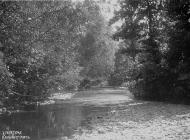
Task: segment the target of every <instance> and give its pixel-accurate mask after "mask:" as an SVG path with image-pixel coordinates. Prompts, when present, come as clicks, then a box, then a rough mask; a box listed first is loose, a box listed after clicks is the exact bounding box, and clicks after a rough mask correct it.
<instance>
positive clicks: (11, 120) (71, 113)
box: [0, 103, 109, 140]
mask: <svg viewBox="0 0 190 140" xmlns="http://www.w3.org/2000/svg"><path fill="white" fill-rule="evenodd" d="M108 110H109V107H105V106H104V107H94V106H81V105H76V104H71V103H63V104H59V105H47V106H41V107H39V108H38V109H37V110H35V111H32V112H20V113H14V114H11V115H3V116H0V130H1V132H2V131H6V130H11V131H22V135H24V136H29V137H30V138H31V139H32V140H40V139H45V138H48V139H51V138H52V139H53V138H60V137H64V136H65V137H70V136H71V135H72V134H74V133H75V131H76V130H77V129H79V128H80V127H85V128H88V129H91V128H90V121H91V119H90V117H89V116H94V115H93V114H97V113H98V114H99V113H101V112H106V111H108Z"/></svg>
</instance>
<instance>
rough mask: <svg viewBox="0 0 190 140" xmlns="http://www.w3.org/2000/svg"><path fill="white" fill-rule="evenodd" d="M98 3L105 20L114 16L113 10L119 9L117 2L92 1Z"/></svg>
mask: <svg viewBox="0 0 190 140" xmlns="http://www.w3.org/2000/svg"><path fill="white" fill-rule="evenodd" d="M73 1H84V0H73ZM94 1H97V2H99V5H100V7H101V11H102V14H103V16H104V17H105V19H107V20H109V19H111V18H112V17H113V15H114V10H116V9H118V8H119V2H118V0H94Z"/></svg>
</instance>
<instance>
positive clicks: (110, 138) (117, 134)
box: [63, 101, 190, 140]
mask: <svg viewBox="0 0 190 140" xmlns="http://www.w3.org/2000/svg"><path fill="white" fill-rule="evenodd" d="M92 122H93V124H92V125H91V127H92V129H91V130H88V129H83V130H82V132H80V133H76V134H75V135H74V136H73V137H72V138H70V140H89V139H90V140H154V139H155V140H163V139H165V140H176V139H181V140H182V139H183V140H189V139H190V106H186V105H176V104H165V103H159V102H143V101H142V102H135V103H131V104H128V105H125V104H123V105H120V106H115V107H113V110H112V111H110V113H108V114H102V115H101V116H93V121H92ZM63 139H66V138H63Z"/></svg>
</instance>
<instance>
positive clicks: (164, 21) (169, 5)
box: [110, 0, 190, 99]
mask: <svg viewBox="0 0 190 140" xmlns="http://www.w3.org/2000/svg"><path fill="white" fill-rule="evenodd" d="M120 6H121V9H120V10H119V11H118V12H116V14H115V17H114V18H113V19H112V20H111V21H110V22H111V24H112V23H114V22H116V21H118V20H121V21H123V24H122V26H121V28H120V29H119V30H118V31H117V32H116V34H115V35H114V38H115V39H119V40H123V41H121V44H124V45H120V49H119V51H118V53H117V55H116V60H120V61H116V64H115V73H114V74H113V76H112V77H114V78H113V79H121V78H119V77H123V80H122V82H128V85H129V87H130V89H131V91H132V92H133V93H134V94H135V95H136V96H137V97H139V96H140V97H147V98H151V99H166V98H170V99H171V98H178V99H179V97H183V98H187V97H189V93H188V92H189V90H190V87H189V82H190V77H189V76H190V73H189V65H190V61H189V58H190V53H189V49H188V47H189V43H190V42H189V40H190V36H189V33H190V2H189V1H173V0H170V1H164V0H159V1H157V0H144V1H142V0H122V1H121V3H120ZM119 67H120V70H119ZM119 84H121V82H120V83H119Z"/></svg>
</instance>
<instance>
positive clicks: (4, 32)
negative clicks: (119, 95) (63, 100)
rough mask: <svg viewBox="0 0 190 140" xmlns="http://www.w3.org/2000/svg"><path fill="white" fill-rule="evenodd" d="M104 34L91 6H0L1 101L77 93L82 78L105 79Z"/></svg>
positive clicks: (69, 3) (108, 67)
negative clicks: (60, 91) (61, 93)
mask: <svg viewBox="0 0 190 140" xmlns="http://www.w3.org/2000/svg"><path fill="white" fill-rule="evenodd" d="M109 31H110V29H109V28H108V25H107V23H106V21H105V20H104V19H103V17H102V15H101V12H100V10H99V7H98V5H97V4H96V3H95V2H93V1H91V0H86V1H84V2H72V1H70V0H65V1H0V82H1V83H0V96H1V100H3V101H4V100H5V99H7V100H8V101H10V100H11V99H12V98H14V99H15V98H16V99H18V100H17V101H20V100H22V101H24V100H31V99H34V100H35V99H40V98H44V97H45V96H47V95H48V93H52V92H55V91H57V90H67V89H69V90H70V89H77V88H78V87H79V85H80V83H81V81H82V80H83V79H85V78H86V77H90V78H95V77H105V78H106V77H108V74H109V72H110V71H111V68H112V67H113V65H114V64H112V63H113V62H114V61H113V57H114V52H113V51H114V49H112V48H113V45H112V42H113V41H112V40H111V39H110V38H111V35H110V33H109ZM110 46H112V47H110ZM109 47H110V48H111V49H109ZM94 50H95V51H94ZM109 59H110V60H109ZM11 103H12V101H11Z"/></svg>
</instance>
